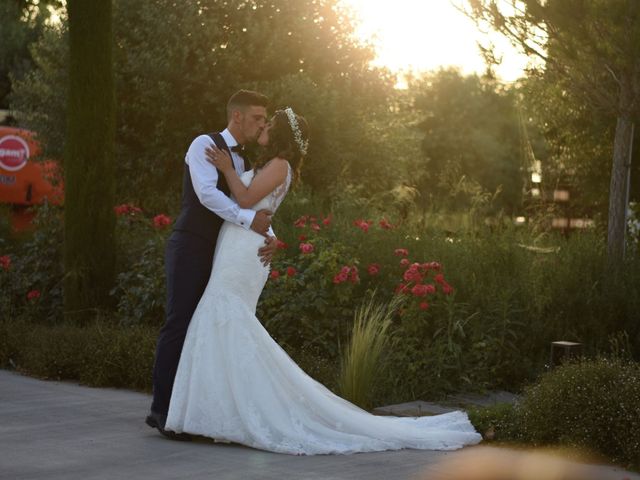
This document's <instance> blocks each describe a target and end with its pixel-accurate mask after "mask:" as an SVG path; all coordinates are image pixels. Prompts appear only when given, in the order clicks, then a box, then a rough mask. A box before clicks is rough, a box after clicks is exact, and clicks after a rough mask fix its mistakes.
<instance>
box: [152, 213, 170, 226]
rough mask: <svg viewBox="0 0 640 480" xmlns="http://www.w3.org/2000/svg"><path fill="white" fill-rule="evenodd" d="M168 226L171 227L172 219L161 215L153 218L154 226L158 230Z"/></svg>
mask: <svg viewBox="0 0 640 480" xmlns="http://www.w3.org/2000/svg"><path fill="white" fill-rule="evenodd" d="M168 225H171V217H169V216H168V215H165V214H164V213H161V214H159V215H156V216H155V217H153V226H154V227H156V228H164V227H166V226H168Z"/></svg>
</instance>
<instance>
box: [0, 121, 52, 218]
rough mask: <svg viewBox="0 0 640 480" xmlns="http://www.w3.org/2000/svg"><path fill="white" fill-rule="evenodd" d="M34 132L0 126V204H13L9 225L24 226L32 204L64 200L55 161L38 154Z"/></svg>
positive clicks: (38, 146)
mask: <svg viewBox="0 0 640 480" xmlns="http://www.w3.org/2000/svg"><path fill="white" fill-rule="evenodd" d="M34 137H35V135H34V133H33V132H30V131H28V130H23V129H20V128H12V127H2V126H0V204H9V205H11V207H12V209H11V210H12V219H11V222H12V225H13V227H14V228H15V229H16V230H22V229H24V228H26V227H27V226H28V224H29V222H30V221H31V215H30V214H29V213H28V212H27V211H26V209H27V207H29V206H31V205H37V204H41V203H43V202H44V201H45V199H47V200H48V201H49V202H51V203H54V204H60V203H62V201H63V187H62V181H61V179H60V178H59V169H58V164H57V163H56V162H54V161H51V160H41V159H39V158H38V156H39V155H40V152H41V149H40V145H39V144H38V142H37V141H36V140H35V138H34Z"/></svg>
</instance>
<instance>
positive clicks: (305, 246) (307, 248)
mask: <svg viewBox="0 0 640 480" xmlns="http://www.w3.org/2000/svg"><path fill="white" fill-rule="evenodd" d="M300 251H301V252H302V253H304V254H307V253H312V252H313V244H311V243H301V244H300Z"/></svg>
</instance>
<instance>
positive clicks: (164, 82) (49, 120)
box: [12, 0, 397, 209]
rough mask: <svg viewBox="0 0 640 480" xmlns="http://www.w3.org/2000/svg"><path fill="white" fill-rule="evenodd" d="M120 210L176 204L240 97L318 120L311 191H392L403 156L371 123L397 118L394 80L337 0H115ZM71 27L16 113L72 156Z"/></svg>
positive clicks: (28, 82)
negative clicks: (351, 187) (344, 183)
mask: <svg viewBox="0 0 640 480" xmlns="http://www.w3.org/2000/svg"><path fill="white" fill-rule="evenodd" d="M113 4H114V19H115V23H114V27H113V28H114V37H115V39H116V42H115V55H114V68H115V78H116V94H117V107H116V108H117V113H116V115H117V133H116V158H117V169H118V184H117V191H118V194H119V198H120V200H119V201H126V200H131V201H135V202H138V203H141V204H142V206H143V207H145V208H149V209H166V208H171V207H174V206H176V205H177V204H178V203H177V201H176V195H177V194H178V192H179V189H180V188H181V180H180V178H181V175H182V168H183V167H182V160H183V158H184V152H185V151H186V149H187V147H188V145H189V143H190V142H191V141H192V140H193V138H194V137H195V136H196V135H199V134H201V133H204V132H211V131H214V130H215V129H219V128H223V127H224V125H225V124H226V113H225V106H226V102H227V99H228V98H229V96H230V95H231V94H232V93H233V92H234V91H236V90H237V89H239V88H251V89H256V90H260V91H264V92H265V93H266V94H268V95H269V97H270V98H271V99H272V100H273V107H277V106H281V105H285V104H290V105H291V106H293V107H294V108H296V109H297V110H298V111H300V112H301V113H302V114H303V115H305V116H306V117H308V120H309V123H310V125H311V135H312V141H311V147H310V152H309V155H308V157H307V159H306V160H305V164H304V166H303V170H302V177H303V180H304V182H305V183H306V184H308V185H309V186H311V187H313V188H314V190H316V191H321V192H326V191H327V188H328V187H330V186H331V185H332V184H334V183H335V179H336V177H338V176H340V174H341V173H344V174H345V175H342V178H347V177H349V178H353V179H354V183H362V184H365V183H366V184H368V185H371V188H372V189H373V188H385V187H386V186H387V184H388V183H389V180H390V179H391V178H392V177H393V176H394V175H395V174H396V173H397V172H396V171H395V170H394V171H393V172H388V168H387V167H386V165H385V164H386V162H387V161H388V159H389V156H390V155H393V156H394V157H395V156H396V155H397V154H396V153H394V152H393V151H391V149H389V151H388V152H387V151H385V150H384V149H382V148H380V147H379V143H380V141H379V136H377V132H375V131H374V129H372V128H371V126H370V120H372V119H374V118H375V119H378V118H380V117H381V116H383V115H382V114H383V113H388V111H389V110H388V105H389V102H388V96H389V95H390V94H392V93H393V88H392V86H393V81H392V79H391V78H390V76H389V75H388V74H386V73H385V72H381V71H378V70H375V69H372V68H371V67H370V65H369V60H370V59H371V58H372V56H373V51H372V50H371V48H370V47H369V46H367V45H362V44H360V43H359V42H357V41H356V40H355V37H354V35H353V26H352V25H351V21H350V19H349V16H348V14H347V12H345V11H343V10H342V9H341V8H339V3H338V2H337V0H297V1H295V2H292V1H289V0H272V1H266V0H265V1H249V2H247V1H245V0H227V1H224V2H222V1H214V0H206V1H203V0H184V1H181V2H175V1H171V0H154V1H153V2H152V5H153V8H150V7H149V5H150V3H149V1H148V0H114V2H113ZM67 34H68V33H67V28H66V24H64V23H63V25H61V27H60V28H59V29H50V30H48V31H46V32H45V35H44V36H43V38H42V40H41V41H40V42H38V43H37V45H36V46H35V47H34V48H33V52H34V56H35V59H36V64H37V68H36V69H34V70H33V71H32V72H30V74H29V75H28V76H27V77H25V78H24V79H23V80H21V81H19V82H17V83H16V84H15V86H14V88H15V94H14V96H13V99H14V100H13V103H12V105H13V106H14V107H15V108H16V109H17V110H19V111H21V112H23V116H22V117H21V118H22V120H23V121H24V123H25V124H26V125H28V126H29V127H30V128H32V129H34V130H35V131H37V132H38V133H39V135H40V136H41V138H42V139H43V140H45V143H46V147H47V149H48V150H47V153H48V155H50V156H51V157H58V158H59V157H60V156H61V154H62V150H63V148H62V147H63V146H64V138H65V133H64V130H65V124H64V122H62V121H61V118H62V117H63V115H64V112H65V110H66V105H65V103H64V102H63V101H62V100H63V99H64V98H65V96H66V92H67V90H66V85H67V81H66V80H67V64H68V49H67V41H66V39H67Z"/></svg>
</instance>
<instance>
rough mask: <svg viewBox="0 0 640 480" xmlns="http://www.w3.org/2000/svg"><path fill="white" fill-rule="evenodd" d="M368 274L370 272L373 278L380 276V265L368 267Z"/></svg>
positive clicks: (375, 264) (373, 264) (374, 264)
mask: <svg viewBox="0 0 640 480" xmlns="http://www.w3.org/2000/svg"><path fill="white" fill-rule="evenodd" d="M367 272H369V275H371V276H374V275H378V273H380V265H378V264H377V263H372V264H371V265H369V266H368V267H367Z"/></svg>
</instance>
